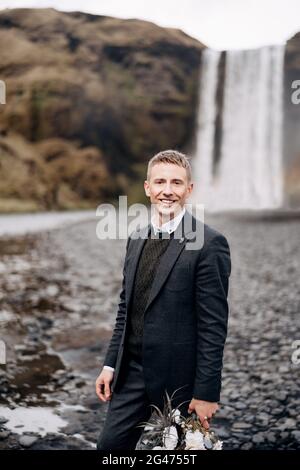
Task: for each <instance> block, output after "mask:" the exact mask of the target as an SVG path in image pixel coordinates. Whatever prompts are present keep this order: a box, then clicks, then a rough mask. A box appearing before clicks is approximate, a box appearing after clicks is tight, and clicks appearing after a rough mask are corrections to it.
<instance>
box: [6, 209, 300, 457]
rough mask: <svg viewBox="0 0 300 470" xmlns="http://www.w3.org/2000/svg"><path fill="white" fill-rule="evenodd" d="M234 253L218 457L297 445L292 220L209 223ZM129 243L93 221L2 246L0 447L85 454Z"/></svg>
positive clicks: (297, 301)
mask: <svg viewBox="0 0 300 470" xmlns="http://www.w3.org/2000/svg"><path fill="white" fill-rule="evenodd" d="M206 221H207V222H208V223H210V224H211V225H212V226H214V227H215V228H217V229H219V230H221V231H222V232H223V233H224V234H226V235H227V237H228V240H229V242H230V246H231V252H232V267H233V269H232V276H231V285H230V294H229V297H230V323H229V332H228V340H227V344H226V350H225V357H224V373H223V389H222V399H221V406H220V410H219V412H218V414H217V415H216V417H215V419H214V421H213V423H212V428H213V429H214V430H215V432H216V433H217V434H218V435H219V437H220V438H221V439H222V440H223V441H224V448H226V449H296V448H298V449H299V448H300V429H299V422H298V420H299V415H300V394H299V367H300V365H297V364H294V363H293V362H292V354H293V351H294V350H293V342H294V341H295V340H300V331H299V330H300V328H299V307H300V284H299V279H300V266H299V265H300V257H299V250H300V249H299V230H300V220H299V219H288V220H287V219H284V218H282V219H277V220H274V219H272V218H270V219H268V220H263V219H258V218H252V219H250V218H249V219H246V218H245V217H244V218H233V217H231V218H229V217H225V216H222V217H221V216H214V217H211V218H210V219H207V220H206ZM124 250H125V240H117V241H109V240H106V241H100V240H98V239H97V238H96V235H95V222H94V221H91V222H86V221H85V222H80V223H74V224H73V225H70V226H68V227H64V228H59V229H55V230H51V231H48V232H44V233H41V234H38V235H36V234H32V235H28V236H22V237H21V236H19V237H18V238H11V237H10V238H7V237H5V238H2V239H1V240H0V273H1V276H0V339H2V340H4V341H5V344H6V355H7V364H6V365H0V449H19V448H30V449H92V448H95V445H96V440H97V436H98V434H99V432H100V431H101V428H102V425H103V421H104V417H105V413H106V409H107V406H108V405H107V404H104V403H102V402H100V401H99V399H98V398H97V396H96V394H95V387H94V384H95V379H96V377H97V375H98V373H99V372H100V367H101V365H102V361H103V358H104V355H105V352H106V348H107V345H108V341H109V338H110V335H111V328H112V326H113V324H114V319H115V314H116V307H117V303H118V295H119V289H120V285H121V273H122V265H123V257H124V254H125V253H124Z"/></svg>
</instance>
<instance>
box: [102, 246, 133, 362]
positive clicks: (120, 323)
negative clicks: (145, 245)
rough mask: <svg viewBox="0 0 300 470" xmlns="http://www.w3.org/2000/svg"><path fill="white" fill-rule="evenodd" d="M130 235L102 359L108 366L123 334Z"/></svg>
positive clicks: (114, 356) (117, 349) (116, 352)
mask: <svg viewBox="0 0 300 470" xmlns="http://www.w3.org/2000/svg"><path fill="white" fill-rule="evenodd" d="M129 240H130V237H128V239H127V244H126V255H125V261H124V267H123V281H122V288H121V293H120V300H119V305H118V310H117V316H116V321H115V326H114V330H113V334H112V337H111V340H110V344H109V346H108V349H107V352H106V356H105V359H104V362H103V364H105V365H106V366H110V367H113V368H114V367H115V365H116V362H117V357H118V352H119V348H120V343H121V338H122V334H123V330H124V327H125V319H126V293H125V285H126V284H125V282H126V257H127V252H128V245H129Z"/></svg>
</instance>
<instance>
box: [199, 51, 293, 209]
mask: <svg viewBox="0 0 300 470" xmlns="http://www.w3.org/2000/svg"><path fill="white" fill-rule="evenodd" d="M222 54H223V56H222ZM222 57H223V61H222ZM283 60H284V46H272V47H264V48H261V49H257V50H248V51H228V52H226V53H224V52H223V53H221V52H217V51H212V50H209V49H206V50H204V51H203V55H202V65H201V79H200V91H199V109H198V130H197V145H196V154H195V155H194V159H193V161H192V167H193V174H194V181H195V187H194V192H193V197H192V198H191V202H193V203H202V204H204V205H205V210H207V211H211V212H214V211H222V210H234V209H271V208H279V207H281V206H282V205H283V168H282V135H283ZM222 79H223V82H222ZM220 90H221V93H220Z"/></svg>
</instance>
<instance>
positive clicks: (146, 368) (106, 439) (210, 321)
mask: <svg viewBox="0 0 300 470" xmlns="http://www.w3.org/2000/svg"><path fill="white" fill-rule="evenodd" d="M144 188H145V192H146V195H147V196H148V197H149V198H150V202H151V208H154V210H153V211H152V213H153V215H152V218H151V224H149V225H148V226H147V227H144V228H143V229H141V230H140V231H139V232H135V233H132V234H131V235H130V237H129V238H128V240H127V246H126V257H125V264H124V270H123V285H122V291H121V294H120V303H119V308H118V313H117V317H116V323H115V328H114V331H113V335H112V338H111V341H110V345H109V348H108V351H107V353H106V357H105V360H104V364H105V366H104V368H103V370H102V372H101V373H100V375H99V377H98V378H97V380H96V393H97V395H98V397H99V399H100V400H102V401H104V402H106V401H108V402H109V407H108V411H107V415H106V421H105V425H104V429H103V431H102V433H101V434H100V436H99V438H98V441H97V449H98V450H125V449H127V450H130V449H135V446H136V443H137V442H138V439H139V437H140V435H141V433H142V428H140V427H137V425H138V424H140V423H141V422H142V421H147V420H148V419H149V417H150V415H151V411H152V410H151V407H150V404H155V405H157V406H159V407H160V408H161V409H162V407H163V403H164V397H165V391H167V392H168V394H169V395H170V396H171V395H172V393H173V392H175V390H177V392H176V394H175V395H174V400H173V406H174V407H176V406H178V405H179V404H182V402H184V404H183V405H181V406H182V408H180V410H181V412H182V414H183V415H184V416H188V413H191V412H192V411H194V412H195V413H196V414H197V415H198V417H199V419H200V420H201V422H202V424H203V426H205V427H206V428H207V429H208V428H209V420H210V419H211V417H212V416H213V415H214V413H215V412H216V411H217V409H218V401H219V400H220V389H221V370H222V365H223V349H224V344H225V340H226V335H227V321H228V303H227V295H228V283H229V282H228V281H229V276H230V271H231V261H230V250H229V246H228V242H227V240H226V238H225V237H224V236H223V235H222V234H221V233H219V232H218V231H216V230H214V229H212V228H211V227H209V226H208V225H207V224H204V223H202V222H201V221H199V220H198V219H196V218H195V217H194V216H193V215H192V214H191V213H190V212H189V211H187V210H186V208H185V202H186V200H187V198H188V197H189V195H190V194H191V192H192V189H193V183H192V182H191V167H190V163H189V161H188V159H187V157H186V156H185V155H183V154H182V153H179V152H177V151H173V150H167V151H163V152H160V153H158V154H157V155H155V156H154V157H153V158H152V159H151V160H150V161H149V163H148V172H147V180H146V181H145V182H144ZM195 234H196V235H195ZM199 234H200V236H201V235H202V237H203V243H202V244H201V246H199V248H197V249H187V248H188V243H191V242H192V240H193V236H194V237H195V236H199ZM178 389H179V390H178Z"/></svg>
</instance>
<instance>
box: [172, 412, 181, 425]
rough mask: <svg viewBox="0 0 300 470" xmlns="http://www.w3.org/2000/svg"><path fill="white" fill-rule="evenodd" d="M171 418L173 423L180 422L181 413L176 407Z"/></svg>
mask: <svg viewBox="0 0 300 470" xmlns="http://www.w3.org/2000/svg"><path fill="white" fill-rule="evenodd" d="M173 418H174V421H175V423H177V424H180V423H181V414H180V411H179V410H178V408H176V409H175V410H174V412H173Z"/></svg>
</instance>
